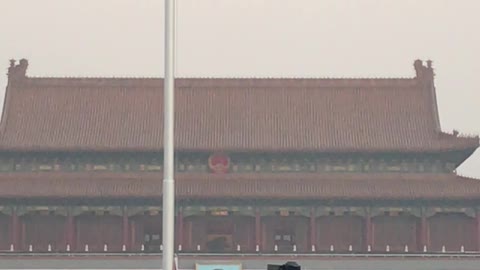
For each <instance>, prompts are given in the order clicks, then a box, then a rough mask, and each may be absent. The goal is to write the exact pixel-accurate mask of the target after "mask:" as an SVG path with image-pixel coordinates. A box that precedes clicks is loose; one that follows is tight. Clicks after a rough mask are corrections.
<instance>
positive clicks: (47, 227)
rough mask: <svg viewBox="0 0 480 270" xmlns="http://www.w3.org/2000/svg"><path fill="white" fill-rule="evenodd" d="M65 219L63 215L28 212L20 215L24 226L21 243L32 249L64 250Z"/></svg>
mask: <svg viewBox="0 0 480 270" xmlns="http://www.w3.org/2000/svg"><path fill="white" fill-rule="evenodd" d="M65 220H66V218H65V217H63V216H53V215H40V214H29V215H26V216H22V217H21V221H22V223H23V224H24V225H23V226H24V227H25V231H24V232H25V235H24V236H23V239H24V240H23V244H24V246H25V248H27V249H28V247H29V245H32V247H33V250H34V251H47V250H48V245H49V244H50V245H51V247H52V251H55V250H65V240H64V239H65V238H64V237H65Z"/></svg>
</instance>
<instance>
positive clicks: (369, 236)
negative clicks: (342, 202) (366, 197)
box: [365, 211, 373, 250]
mask: <svg viewBox="0 0 480 270" xmlns="http://www.w3.org/2000/svg"><path fill="white" fill-rule="evenodd" d="M368 246H370V247H371V248H372V249H373V224H372V214H371V213H370V211H367V213H366V215H365V250H368Z"/></svg>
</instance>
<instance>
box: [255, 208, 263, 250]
mask: <svg viewBox="0 0 480 270" xmlns="http://www.w3.org/2000/svg"><path fill="white" fill-rule="evenodd" d="M261 231H262V222H261V217H260V209H258V208H257V209H256V210H255V245H256V246H258V248H259V251H262V233H261ZM255 248H256V247H255Z"/></svg>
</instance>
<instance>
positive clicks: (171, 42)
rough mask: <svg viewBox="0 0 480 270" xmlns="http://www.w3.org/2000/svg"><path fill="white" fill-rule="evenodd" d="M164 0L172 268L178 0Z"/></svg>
mask: <svg viewBox="0 0 480 270" xmlns="http://www.w3.org/2000/svg"><path fill="white" fill-rule="evenodd" d="M164 1H165V78H164V90H163V91H164V99H165V100H164V127H163V129H164V145H163V147H164V150H163V151H164V152H163V163H164V168H163V174H164V175H163V224H162V226H163V227H162V229H163V232H162V235H163V256H162V269H163V270H172V269H173V266H174V265H173V264H174V248H175V247H174V235H175V228H174V225H175V222H174V220H175V181H174V168H175V167H174V130H173V129H174V87H175V1H176V0H164Z"/></svg>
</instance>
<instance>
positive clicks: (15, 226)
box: [10, 208, 21, 250]
mask: <svg viewBox="0 0 480 270" xmlns="http://www.w3.org/2000/svg"><path fill="white" fill-rule="evenodd" d="M10 224H11V226H10V243H12V245H13V248H14V250H19V249H21V247H20V242H19V236H20V230H21V227H20V222H19V220H18V215H17V208H13V210H12V215H11V216H10Z"/></svg>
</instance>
